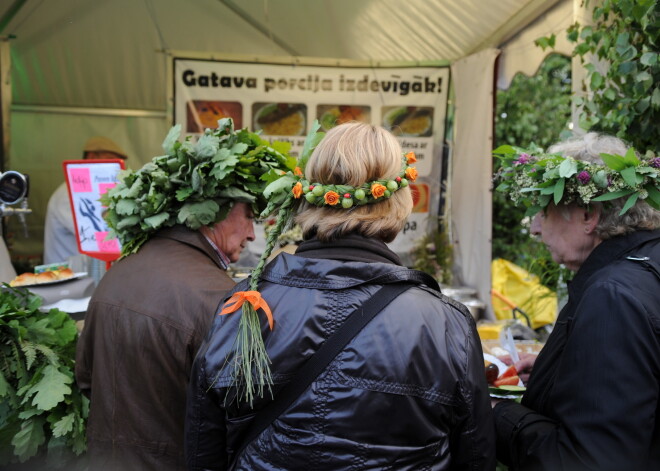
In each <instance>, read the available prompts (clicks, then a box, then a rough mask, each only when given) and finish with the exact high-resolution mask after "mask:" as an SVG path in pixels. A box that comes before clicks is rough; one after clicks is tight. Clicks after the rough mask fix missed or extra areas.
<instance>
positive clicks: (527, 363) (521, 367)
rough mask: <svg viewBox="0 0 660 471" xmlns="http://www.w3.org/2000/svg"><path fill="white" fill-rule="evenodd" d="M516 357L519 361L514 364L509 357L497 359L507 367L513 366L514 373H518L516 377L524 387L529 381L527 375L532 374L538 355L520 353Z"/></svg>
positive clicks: (504, 356)
mask: <svg viewBox="0 0 660 471" xmlns="http://www.w3.org/2000/svg"><path fill="white" fill-rule="evenodd" d="M518 356H519V357H520V359H519V360H518V361H517V362H515V363H514V362H513V360H512V359H511V356H510V355H502V356H500V357H497V358H498V359H499V360H500V361H501V362H502V363H504V364H505V365H507V366H510V365H514V366H515V367H516V371H517V372H518V376H519V377H520V379H521V380H522V382H523V384H525V385H526V384H527V381H529V375H530V374H531V372H532V368H533V367H534V362H535V361H536V357H537V356H538V355H537V354H536V353H520V354H519V355H518Z"/></svg>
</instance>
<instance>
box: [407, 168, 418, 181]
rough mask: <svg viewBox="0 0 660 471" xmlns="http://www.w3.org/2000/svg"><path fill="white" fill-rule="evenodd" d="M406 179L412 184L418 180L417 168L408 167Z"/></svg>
mask: <svg viewBox="0 0 660 471" xmlns="http://www.w3.org/2000/svg"><path fill="white" fill-rule="evenodd" d="M406 178H407V179H408V180H410V181H411V182H414V181H415V180H417V169H416V168H415V167H408V168H407V169H406Z"/></svg>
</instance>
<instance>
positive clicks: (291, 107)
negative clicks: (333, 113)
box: [253, 103, 307, 136]
mask: <svg viewBox="0 0 660 471" xmlns="http://www.w3.org/2000/svg"><path fill="white" fill-rule="evenodd" d="M253 109H254V110H256V111H255V112H254V113H253V116H254V119H253V121H254V123H253V126H254V130H255V131H259V130H263V132H264V134H267V135H269V136H301V135H303V134H305V129H306V125H305V124H306V119H305V112H306V110H307V107H306V106H305V105H303V104H297V103H256V104H255V106H254V108H253Z"/></svg>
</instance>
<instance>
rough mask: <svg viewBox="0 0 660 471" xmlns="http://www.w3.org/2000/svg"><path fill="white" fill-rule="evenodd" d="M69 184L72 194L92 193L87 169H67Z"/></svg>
mask: <svg viewBox="0 0 660 471" xmlns="http://www.w3.org/2000/svg"><path fill="white" fill-rule="evenodd" d="M69 175H70V177H69V182H70V183H71V191H72V192H73V193H89V192H91V191H92V178H91V176H90V173H89V169H88V168H71V169H69Z"/></svg>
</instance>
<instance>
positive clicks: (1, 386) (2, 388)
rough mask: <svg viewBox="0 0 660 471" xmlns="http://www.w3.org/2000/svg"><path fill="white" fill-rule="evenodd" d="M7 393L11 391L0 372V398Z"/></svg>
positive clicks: (0, 371)
mask: <svg viewBox="0 0 660 471" xmlns="http://www.w3.org/2000/svg"><path fill="white" fill-rule="evenodd" d="M9 391H11V386H10V385H9V383H8V382H7V380H6V379H5V375H4V374H3V373H2V370H0V397H5V396H6V395H7V394H8V393H9Z"/></svg>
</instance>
